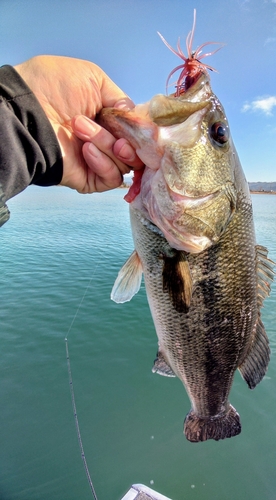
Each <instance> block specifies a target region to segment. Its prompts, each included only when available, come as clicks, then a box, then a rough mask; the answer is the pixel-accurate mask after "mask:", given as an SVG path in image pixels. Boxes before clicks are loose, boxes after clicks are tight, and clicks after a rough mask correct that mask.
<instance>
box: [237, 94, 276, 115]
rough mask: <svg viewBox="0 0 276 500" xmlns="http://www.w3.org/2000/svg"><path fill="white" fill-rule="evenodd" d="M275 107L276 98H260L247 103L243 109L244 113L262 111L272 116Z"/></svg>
mask: <svg viewBox="0 0 276 500" xmlns="http://www.w3.org/2000/svg"><path fill="white" fill-rule="evenodd" d="M274 106H275V107H276V96H268V97H260V98H259V99H256V100H255V101H252V102H251V103H248V102H246V103H245V104H244V105H243V107H242V111H243V112H246V111H262V112H263V113H265V114H266V115H268V116H271V115H272V110H273V108H274Z"/></svg>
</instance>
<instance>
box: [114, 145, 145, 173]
mask: <svg viewBox="0 0 276 500" xmlns="http://www.w3.org/2000/svg"><path fill="white" fill-rule="evenodd" d="M113 153H114V155H115V156H116V158H118V159H119V160H121V161H122V162H124V163H126V164H127V165H129V166H130V167H132V169H133V170H139V169H140V168H142V167H143V166H144V163H143V162H142V160H140V158H139V156H137V154H136V151H135V149H134V148H133V147H132V146H131V145H130V144H129V142H128V141H127V140H126V139H123V138H122V139H118V140H117V141H116V142H115V143H114V146H113Z"/></svg>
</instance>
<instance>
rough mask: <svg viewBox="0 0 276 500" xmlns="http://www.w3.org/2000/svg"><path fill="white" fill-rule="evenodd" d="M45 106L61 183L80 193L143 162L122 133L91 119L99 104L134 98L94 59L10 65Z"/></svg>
mask: <svg viewBox="0 0 276 500" xmlns="http://www.w3.org/2000/svg"><path fill="white" fill-rule="evenodd" d="M15 69H16V71H17V72H18V73H19V74H20V75H21V77H22V78H23V79H24V80H25V82H26V83H27V85H28V86H29V87H30V89H31V90H32V92H33V93H34V94H35V96H36V98H37V99H38V101H39V102H40V104H41V106H42V108H43V109H44V111H45V113H46V115H47V117H48V119H49V120H50V122H51V125H52V127H53V129H54V131H55V133H56V136H57V139H58V141H59V145H60V148H61V151H62V156H63V177H62V181H61V184H62V185H64V186H68V187H71V188H73V189H76V190H77V191H79V192H80V193H93V192H95V191H98V192H101V191H106V190H108V189H112V188H115V187H118V186H120V184H121V183H122V175H123V174H125V173H127V172H129V171H130V167H132V169H139V168H142V166H143V163H142V162H141V160H140V159H139V158H138V156H137V155H136V153H135V151H134V149H133V148H132V147H131V146H130V144H129V143H128V142H127V141H126V140H125V139H119V140H116V139H115V138H114V136H113V135H112V134H110V133H109V132H108V131H107V130H105V129H103V128H102V127H101V126H100V125H98V124H97V123H95V122H94V121H92V120H93V119H94V118H95V117H96V114H97V113H99V111H100V110H101V109H102V108H103V107H109V106H113V107H120V108H124V109H131V108H133V107H134V104H133V102H132V101H131V99H129V97H128V96H127V95H126V94H125V93H124V92H123V91H122V90H121V89H120V88H119V87H117V85H115V83H114V82H113V81H112V80H111V79H110V78H109V77H108V76H107V75H106V74H105V73H104V72H103V71H102V70H101V69H100V68H99V67H98V66H97V65H96V64H93V63H91V62H89V61H83V60H80V59H73V58H69V57H61V56H36V57H33V58H32V59H29V60H28V61H26V62H24V63H22V64H19V65H17V66H15Z"/></svg>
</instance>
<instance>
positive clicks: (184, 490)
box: [0, 187, 276, 500]
mask: <svg viewBox="0 0 276 500" xmlns="http://www.w3.org/2000/svg"><path fill="white" fill-rule="evenodd" d="M124 194H125V191H124V190H121V189H117V190H114V191H112V192H108V193H105V194H101V195H99V194H94V195H91V196H89V195H87V196H81V195H78V194H77V193H75V192H72V191H70V190H68V189H65V188H47V189H43V188H38V187H30V188H28V189H27V190H26V191H25V192H23V193H22V194H20V195H19V196H17V197H16V198H14V199H12V200H10V201H9V203H8V205H9V208H10V211H11V219H10V221H9V222H7V223H6V224H5V225H4V226H3V227H2V228H1V230H0V241H1V256H0V286H1V292H2V293H1V307H0V314H1V333H0V337H1V356H0V378H1V384H0V401H1V412H0V435H1V445H0V500H79V499H81V500H88V499H91V498H92V495H91V491H90V488H89V484H88V482H87V479H86V475H85V471H84V468H83V463H82V459H81V455H80V451H79V445H78V438H77V434H76V429H75V422H74V415H73V410H72V404H71V397H70V388H69V381H68V372H67V362H66V352H65V341H64V338H65V337H66V336H67V335H68V345H69V352H70V359H71V370H72V376H73V384H74V390H75V397H76V406H77V411H78V418H79V424H80V430H81V435H82V440H83V446H84V452H85V456H86V460H87V463H88V467H89V470H90V474H91V476H92V479H93V483H94V487H95V489H96V493H97V496H98V499H99V500H119V499H120V498H121V497H122V496H123V494H124V493H125V492H126V491H127V490H128V488H129V487H130V485H131V484H133V483H144V484H146V485H148V486H150V487H152V488H153V489H155V490H157V491H159V492H160V493H163V494H164V495H167V496H168V497H170V498H172V499H173V500H233V499H235V500H245V499H246V500H247V499H248V500H249V499H250V500H260V499H262V500H275V498H276V471H275V463H276V333H275V332H276V287H275V283H274V285H273V288H272V293H271V296H270V298H269V299H268V300H267V301H266V304H265V307H264V309H263V313H262V317H263V321H264V323H265V326H266V330H267V333H268V335H269V337H270V340H271V347H272V352H273V354H272V359H271V363H270V366H269V370H268V373H267V376H266V377H265V379H264V380H263V381H262V383H261V384H259V385H258V386H257V388H256V389H255V390H254V391H250V390H249V389H248V388H247V386H246V384H245V382H244V381H243V380H242V378H241V376H240V375H239V373H237V374H236V376H235V381H234V385H233V387H232V390H231V397H230V399H231V403H232V404H233V405H234V406H235V408H237V410H238V412H239V413H240V416H241V421H242V426H243V429H242V433H241V434H240V435H239V436H237V437H235V438H232V439H226V440H224V441H219V442H215V441H207V442H205V443H198V444H193V443H190V442H188V441H187V440H186V439H185V437H184V436H183V421H184V417H185V415H186V414H187V412H188V411H189V409H190V403H189V400H188V397H187V395H186V392H185V390H184V388H183V386H182V384H181V382H180V381H179V380H178V379H167V378H164V377H159V376H158V375H154V374H152V372H151V367H152V363H153V360H154V358H155V354H156V348H157V340H156V334H155V330H154V327H153V323H152V319H151V316H150V313H149V309H148V305H147V300H146V295H145V290H144V286H142V289H141V290H140V292H139V294H138V295H136V296H135V297H134V299H133V300H132V301H131V302H129V303H127V304H122V305H116V304H114V303H113V302H111V300H110V298H109V296H110V291H111V288H112V285H113V282H114V280H115V277H116V275H117V272H118V270H119V269H120V267H121V265H122V264H123V262H124V261H125V260H126V259H127V257H128V256H129V254H130V253H131V251H132V250H133V245H132V237H131V232H130V226H129V219H128V206H127V204H126V203H125V202H124V201H123V195H124ZM253 205H254V213H255V224H256V231H257V239H258V243H260V244H262V245H265V246H267V247H268V248H269V249H270V257H271V258H272V259H273V260H275V261H276V196H268V195H253ZM72 322H73V324H72Z"/></svg>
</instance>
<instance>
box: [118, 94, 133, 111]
mask: <svg viewBox="0 0 276 500" xmlns="http://www.w3.org/2000/svg"><path fill="white" fill-rule="evenodd" d="M134 107H135V104H134V102H133V101H132V100H131V99H130V98H129V97H123V98H122V99H119V101H117V102H116V104H115V105H114V108H116V109H121V110H123V111H130V110H131V109H133V108H134Z"/></svg>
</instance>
